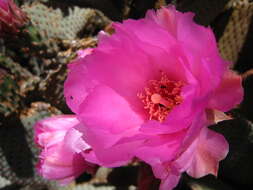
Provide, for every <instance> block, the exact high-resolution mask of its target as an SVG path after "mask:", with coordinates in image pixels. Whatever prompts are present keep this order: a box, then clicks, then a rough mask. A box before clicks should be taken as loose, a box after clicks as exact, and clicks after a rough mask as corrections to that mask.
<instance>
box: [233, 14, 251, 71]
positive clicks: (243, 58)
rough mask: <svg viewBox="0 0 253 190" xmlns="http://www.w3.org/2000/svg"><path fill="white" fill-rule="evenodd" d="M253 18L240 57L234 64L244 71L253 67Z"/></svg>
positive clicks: (235, 67)
mask: <svg viewBox="0 0 253 190" xmlns="http://www.w3.org/2000/svg"><path fill="white" fill-rule="evenodd" d="M252 51H253V19H252V18H251V23H250V26H249V31H248V33H247V36H246V39H245V42H244V45H243V47H242V49H241V52H240V53H239V58H238V61H237V63H236V64H235V66H234V69H235V70H237V71H239V72H240V73H243V72H245V71H247V70H249V69H252V68H253V55H252Z"/></svg>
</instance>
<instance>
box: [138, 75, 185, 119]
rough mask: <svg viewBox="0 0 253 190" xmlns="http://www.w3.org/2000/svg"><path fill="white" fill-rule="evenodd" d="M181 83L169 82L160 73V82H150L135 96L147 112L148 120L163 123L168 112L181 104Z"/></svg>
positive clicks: (165, 76)
mask: <svg viewBox="0 0 253 190" xmlns="http://www.w3.org/2000/svg"><path fill="white" fill-rule="evenodd" d="M182 87H183V83H182V82H181V81H177V82H175V81H171V80H169V79H168V77H167V75H165V74H164V73H162V76H161V79H160V80H151V81H149V82H148V87H146V88H145V89H144V92H143V93H139V94H137V96H138V97H139V98H140V99H141V100H142V102H143V104H144V109H146V110H148V113H149V119H150V120H152V119H155V120H158V121H160V122H162V121H164V120H165V118H166V117H167V115H168V114H169V112H171V110H172V109H173V108H174V107H175V106H177V105H179V104H180V103H181V102H182V97H181V96H180V93H181V88H182Z"/></svg>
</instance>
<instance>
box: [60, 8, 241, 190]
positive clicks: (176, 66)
mask: <svg viewBox="0 0 253 190" xmlns="http://www.w3.org/2000/svg"><path fill="white" fill-rule="evenodd" d="M193 16H194V15H193V14H192V13H181V12H178V11H177V10H175V8H174V7H168V8H162V9H160V10H158V11H157V12H154V11H149V12H148V13H147V15H146V17H145V18H144V19H140V20H131V19H129V20H126V21H124V22H123V23H122V24H121V23H114V24H113V27H114V29H115V33H114V34H113V35H111V36H109V35H107V34H105V33H103V32H102V33H101V34H100V36H99V44H98V47H97V48H95V49H94V50H93V51H92V53H91V54H90V55H88V56H85V57H84V58H79V59H78V60H77V61H75V62H74V63H72V64H70V65H69V70H70V72H69V74H68V78H67V80H66V83H65V92H64V93H65V97H66V100H67V103H68V105H69V107H70V108H71V109H72V111H73V112H74V113H75V114H76V116H77V118H78V119H79V121H80V122H81V123H83V125H82V126H78V127H75V128H76V129H77V130H78V131H79V132H80V133H82V134H83V136H82V138H83V139H84V140H85V141H86V142H88V143H89V145H90V146H91V147H92V150H93V151H94V153H95V155H96V158H97V159H98V160H97V162H98V164H100V165H103V166H120V165H122V164H125V163H127V162H128V161H130V160H131V159H132V158H133V157H138V158H139V159H141V160H143V161H145V162H146V163H148V164H150V165H151V166H152V168H153V171H154V174H155V176H156V177H158V178H160V179H161V180H162V183H161V187H160V189H161V190H165V189H166V190H169V189H172V188H173V187H175V186H176V184H177V182H178V180H179V177H180V174H181V173H182V172H184V171H186V172H188V174H190V175H191V176H193V177H201V176H203V175H206V174H209V173H212V174H216V173H217V169H218V162H219V161H220V160H222V159H223V158H224V157H225V156H226V154H227V152H228V145H227V142H226V140H225V139H224V137H222V136H221V135H219V134H217V133H215V132H213V131H210V130H209V129H208V128H207V126H208V125H209V124H210V123H211V122H213V121H211V120H210V119H209V118H210V113H215V112H224V111H228V110H229V109H231V108H233V107H234V106H235V105H236V104H239V103H240V101H241V99H242V96H243V92H242V87H241V79H240V77H239V76H237V75H236V74H235V73H233V72H232V71H230V70H229V68H228V67H229V63H228V62H226V61H224V60H223V59H222V58H221V57H220V55H219V52H218V49H217V45H216V41H215V37H214V34H213V32H212V31H211V29H210V28H205V27H203V26H199V25H197V24H196V23H194V21H193Z"/></svg>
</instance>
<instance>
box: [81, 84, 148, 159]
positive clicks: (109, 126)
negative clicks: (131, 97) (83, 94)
mask: <svg viewBox="0 0 253 190" xmlns="http://www.w3.org/2000/svg"><path fill="white" fill-rule="evenodd" d="M97 110H99V111H97ZM79 119H80V120H81V121H82V122H84V123H85V126H83V127H81V128H79V129H78V130H80V131H81V132H83V133H84V138H85V140H86V141H87V142H88V143H89V144H90V145H91V146H92V148H93V150H94V151H95V152H96V151H97V150H100V151H102V149H107V148H109V147H110V146H113V145H115V144H116V143H117V141H119V140H120V139H121V138H123V137H130V136H133V135H134V134H136V132H137V130H138V128H139V126H140V125H141V123H142V122H143V120H142V118H141V117H140V116H139V115H137V114H136V113H135V112H134V111H133V110H132V109H131V107H130V105H129V103H128V102H127V101H126V100H125V99H124V98H122V97H121V96H119V95H118V94H117V93H116V92H115V91H113V90H112V89H111V88H109V87H106V86H98V87H96V88H95V89H94V90H93V92H92V93H90V94H89V96H88V97H87V98H86V99H85V101H84V102H83V103H82V105H81V106H80V115H79ZM122 119H124V122H122ZM125 146H127V145H125ZM128 150H129V149H128V148H127V149H126V150H125V149H124V148H122V149H119V150H117V151H121V152H122V154H129V153H128ZM131 151H134V150H131ZM119 154H120V153H119ZM109 155H110V156H111V157H112V159H114V158H113V156H116V155H111V154H109ZM105 156H106V155H105Z"/></svg>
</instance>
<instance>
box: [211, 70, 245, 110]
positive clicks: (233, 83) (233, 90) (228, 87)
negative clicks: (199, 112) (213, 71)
mask: <svg viewBox="0 0 253 190" xmlns="http://www.w3.org/2000/svg"><path fill="white" fill-rule="evenodd" d="M242 99H243V88H242V79H241V77H240V76H239V75H237V74H235V73H234V72H232V71H230V70H228V71H226V72H225V74H224V76H223V79H222V81H221V83H220V85H219V87H218V88H217V89H216V90H215V91H214V94H213V96H212V98H211V100H210V101H209V105H208V107H209V108H213V109H217V110H221V111H224V112H226V111H228V110H230V109H231V108H233V107H234V106H235V105H237V104H239V103H240V102H241V101H242Z"/></svg>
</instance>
